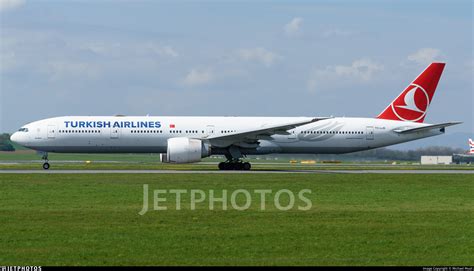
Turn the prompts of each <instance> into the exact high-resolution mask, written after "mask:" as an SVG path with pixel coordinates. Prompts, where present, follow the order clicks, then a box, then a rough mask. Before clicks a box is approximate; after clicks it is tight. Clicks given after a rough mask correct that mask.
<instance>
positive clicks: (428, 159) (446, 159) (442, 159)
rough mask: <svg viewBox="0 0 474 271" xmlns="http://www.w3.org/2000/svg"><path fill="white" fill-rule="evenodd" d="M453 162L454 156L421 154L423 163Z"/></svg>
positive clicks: (444, 163) (442, 163)
mask: <svg viewBox="0 0 474 271" xmlns="http://www.w3.org/2000/svg"><path fill="white" fill-rule="evenodd" d="M452 162H453V157H452V156H421V164H422V165H440V164H441V165H449V164H451V163H452Z"/></svg>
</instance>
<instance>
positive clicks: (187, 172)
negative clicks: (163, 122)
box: [0, 169, 474, 174]
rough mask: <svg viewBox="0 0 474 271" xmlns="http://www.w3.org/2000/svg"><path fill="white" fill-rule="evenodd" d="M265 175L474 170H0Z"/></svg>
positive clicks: (465, 172) (471, 172) (51, 172)
mask: <svg viewBox="0 0 474 271" xmlns="http://www.w3.org/2000/svg"><path fill="white" fill-rule="evenodd" d="M2 173H3V174H4V173H15V174H32V173H33V174H143V173H148V174H150V173H151V174H209V173H210V174H267V173H300V174H315V173H316V174H324V173H326V174H327V173H343V174H344V173H345V174H348V173H350V174H354V173H355V174H361V173H376V174H474V170H454V169H453V170H251V171H235V170H224V171H219V170H0V174H2Z"/></svg>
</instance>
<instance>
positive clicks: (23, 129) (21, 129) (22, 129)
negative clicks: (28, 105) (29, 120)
mask: <svg viewBox="0 0 474 271" xmlns="http://www.w3.org/2000/svg"><path fill="white" fill-rule="evenodd" d="M18 132H28V128H20V130H18Z"/></svg>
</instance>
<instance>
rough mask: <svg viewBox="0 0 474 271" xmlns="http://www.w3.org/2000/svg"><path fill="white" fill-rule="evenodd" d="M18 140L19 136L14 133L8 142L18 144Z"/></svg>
mask: <svg viewBox="0 0 474 271" xmlns="http://www.w3.org/2000/svg"><path fill="white" fill-rule="evenodd" d="M19 138H20V135H19V134H18V132H16V133H13V135H11V136H10V141H12V142H15V143H17V144H20V142H19Z"/></svg>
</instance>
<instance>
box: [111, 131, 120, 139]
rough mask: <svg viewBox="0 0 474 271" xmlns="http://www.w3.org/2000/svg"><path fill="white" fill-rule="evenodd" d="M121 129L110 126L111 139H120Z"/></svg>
mask: <svg viewBox="0 0 474 271" xmlns="http://www.w3.org/2000/svg"><path fill="white" fill-rule="evenodd" d="M119 137H120V129H119V128H110V139H119Z"/></svg>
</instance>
